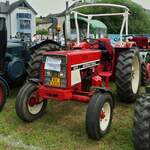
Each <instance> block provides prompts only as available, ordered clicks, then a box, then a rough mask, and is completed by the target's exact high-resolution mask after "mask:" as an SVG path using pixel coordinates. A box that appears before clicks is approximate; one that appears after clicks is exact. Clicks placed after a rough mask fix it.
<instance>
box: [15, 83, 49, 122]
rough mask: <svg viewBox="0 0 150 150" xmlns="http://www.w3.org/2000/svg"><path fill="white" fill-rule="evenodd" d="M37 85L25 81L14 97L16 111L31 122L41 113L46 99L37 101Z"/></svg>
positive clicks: (45, 104) (22, 118) (23, 118)
mask: <svg viewBox="0 0 150 150" xmlns="http://www.w3.org/2000/svg"><path fill="white" fill-rule="evenodd" d="M36 90H37V85H36V84H34V83H30V82H27V83H26V84H25V85H24V86H23V87H22V88H21V89H20V91H19V93H18V95H17V98H16V113H17V115H18V117H19V118H20V119H21V120H23V121H26V122H32V121H34V120H36V119H37V118H39V117H40V116H42V115H43V113H44V111H45V108H46V106H47V100H43V101H41V102H38V98H37V94H36Z"/></svg>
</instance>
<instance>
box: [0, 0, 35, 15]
mask: <svg viewBox="0 0 150 150" xmlns="http://www.w3.org/2000/svg"><path fill="white" fill-rule="evenodd" d="M22 4H24V5H25V6H26V7H28V8H29V9H31V10H32V11H33V12H34V13H35V14H37V12H36V11H35V10H34V9H33V7H32V6H31V5H30V4H29V3H28V2H27V1H26V0H18V1H16V2H14V3H12V4H9V1H6V3H4V2H0V13H4V14H7V13H10V12H12V11H13V10H14V9H16V8H17V7H19V6H21V5H22Z"/></svg>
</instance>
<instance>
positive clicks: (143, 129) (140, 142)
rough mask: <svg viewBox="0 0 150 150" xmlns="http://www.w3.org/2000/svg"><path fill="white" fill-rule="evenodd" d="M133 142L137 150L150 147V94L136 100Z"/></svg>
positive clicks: (147, 149) (146, 149)
mask: <svg viewBox="0 0 150 150" xmlns="http://www.w3.org/2000/svg"><path fill="white" fill-rule="evenodd" d="M133 142H134V147H135V150H149V149H150V95H144V96H141V97H140V98H138V99H137V101H136V105H135V114H134V124H133Z"/></svg>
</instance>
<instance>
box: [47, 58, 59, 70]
mask: <svg viewBox="0 0 150 150" xmlns="http://www.w3.org/2000/svg"><path fill="white" fill-rule="evenodd" d="M60 64H61V59H60V58H53V57H46V62H45V67H44V69H46V70H52V71H57V72H60V71H61V66H60Z"/></svg>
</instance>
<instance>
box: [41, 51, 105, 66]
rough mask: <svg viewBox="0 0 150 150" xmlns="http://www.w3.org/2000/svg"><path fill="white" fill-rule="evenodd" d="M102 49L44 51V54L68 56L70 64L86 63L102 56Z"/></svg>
mask: <svg viewBox="0 0 150 150" xmlns="http://www.w3.org/2000/svg"><path fill="white" fill-rule="evenodd" d="M101 55H102V54H101V51H100V50H91V49H89V50H70V51H67V50H66V51H54V52H47V53H44V56H66V57H67V59H68V61H67V62H69V63H70V65H74V64H79V63H85V62H90V61H95V60H100V58H101Z"/></svg>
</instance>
